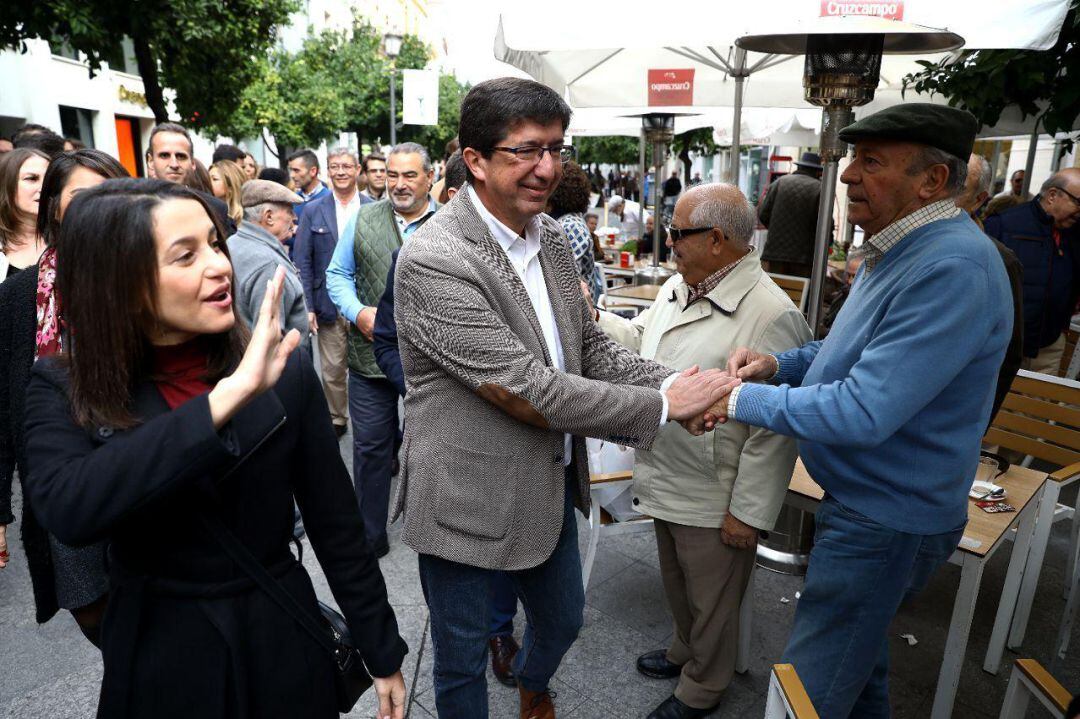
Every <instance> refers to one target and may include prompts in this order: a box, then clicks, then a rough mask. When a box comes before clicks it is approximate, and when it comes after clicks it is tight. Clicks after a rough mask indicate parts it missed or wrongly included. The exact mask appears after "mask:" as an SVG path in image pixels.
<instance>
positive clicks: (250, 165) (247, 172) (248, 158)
mask: <svg viewBox="0 0 1080 719" xmlns="http://www.w3.org/2000/svg"><path fill="white" fill-rule="evenodd" d="M243 167H244V176H245V177H246V178H247V179H249V180H254V179H256V178H258V177H259V163H257V162H255V156H254V155H252V154H251V153H250V152H249V153H248V154H246V155H244V162H243Z"/></svg>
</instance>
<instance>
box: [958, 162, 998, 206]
mask: <svg viewBox="0 0 1080 719" xmlns="http://www.w3.org/2000/svg"><path fill="white" fill-rule="evenodd" d="M975 158H976V160H975V166H976V167H978V168H979V181H978V182H976V183H975V194H974V195H973V197H978V196H979V195H981V194H982V193H984V192H990V182H991V181H992V180H993V179H994V178H993V177H991V176H990V161H989V160H987V159H986V158H985V157H983V156H982V155H975ZM969 164H970V163H969ZM966 179H967V178H965V181H966Z"/></svg>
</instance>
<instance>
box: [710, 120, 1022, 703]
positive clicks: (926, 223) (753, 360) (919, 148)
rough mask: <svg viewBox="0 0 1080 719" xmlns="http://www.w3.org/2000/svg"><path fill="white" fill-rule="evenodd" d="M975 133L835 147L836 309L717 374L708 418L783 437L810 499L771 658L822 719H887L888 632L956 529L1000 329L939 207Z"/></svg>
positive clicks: (953, 541)
mask: <svg viewBox="0 0 1080 719" xmlns="http://www.w3.org/2000/svg"><path fill="white" fill-rule="evenodd" d="M977 128H978V123H977V121H976V120H975V118H974V117H973V116H972V115H970V114H968V113H967V112H964V111H962V110H958V109H955V108H950V107H943V106H939V105H928V104H909V105H900V106H896V107H892V108H889V109H886V110H882V111H881V112H878V113H876V114H874V115H870V116H868V117H866V118H863V119H862V120H860V121H859V122H856V123H855V124H853V125H849V126H848V127H846V128H844V129H843V130H842V131H841V132H840V137H841V139H843V140H844V141H846V142H853V143H854V145H855V153H854V158H853V160H852V163H851V165H850V166H849V167H848V168H847V169H846V170H845V171H844V173H843V175H842V176H841V178H840V179H841V181H842V182H844V183H845V184H847V185H848V199H849V202H850V205H849V217H850V219H851V221H852V222H854V223H855V224H857V225H859V226H860V227H862V228H863V230H864V231H865V232H866V233H867V235H868V236H869V239H868V240H867V242H866V245H865V249H866V261H865V263H864V265H863V268H862V269H861V270H860V271H859V274H858V275H857V277H856V280H855V285H854V287H853V288H852V291H851V295H850V297H849V298H848V300H847V303H846V304H845V305H844V307H843V309H842V310H841V311H840V314H839V315H838V316H837V318H836V321H835V323H834V324H833V328H832V330H831V332H830V333H829V336H828V339H826V340H824V341H823V342H810V343H808V344H806V345H804V346H802V347H800V348H798V349H794V350H791V351H789V352H783V353H780V354H776V355H765V354H758V353H756V352H752V351H750V350H748V349H745V348H741V349H739V350H736V351H735V353H733V355H732V356H731V357H730V361H729V367H728V370H729V372H732V373H737V374H738V376H739V378H740V379H742V380H743V381H744V382H745V383H744V384H741V385H739V386H738V387H737V388H735V389H734V390H733V391H732V393H731V395H730V396H729V397H728V398H727V400H726V402H723V403H722V404H720V405H717V406H716V407H714V409H715V410H716V414H715V418H716V419H717V421H723V420H725V419H727V418H731V419H733V420H737V421H739V422H745V423H747V424H751V425H755V426H759V427H765V428H767V429H770V430H772V431H774V432H778V433H780V434H786V435H789V436H792V437H796V438H797V439H798V440H799V443H798V444H799V453H800V454H801V455H802V458H803V462H804V463H805V465H806V467H807V469H808V470H809V472H810V474H811V476H812V477H813V478H814V480H815V481H816V482H817V483H818V484H820V485H821V487H822V489H824V490H825V499H824V500H823V501H822V503H821V507H820V509H819V510H818V513H817V534H816V537H815V544H814V549H813V552H812V553H811V555H810V566H809V569H808V571H807V574H806V587H805V589H804V590H803V593H802V597H801V599H800V601H799V606H798V609H797V611H796V613H795V625H794V627H793V629H792V633H791V637H790V638H789V640H788V646H787V649H786V650H785V652H784V661H785V662H791V663H792V664H794V665H795V668H796V669H797V670H798V673H799V676H800V677H801V678H802V680H803V683H804V684H805V685H806V689H807V691H808V692H809V694H810V698H811V700H812V701H813V703H814V706H815V707H816V708H817V710H818V712H819V713H820V715H821V716H822V717H823V718H825V719H834V718H838V717H847V716H857V717H887V716H889V697H888V685H887V681H886V676H887V671H888V643H887V639H886V634H887V630H888V626H889V622H890V621H891V620H892V618H893V615H894V614H895V613H896V610H897V608H898V607H899V605H900V602H901V601H902V600H903V599H904V598H905V596H908V595H910V594H912V593H914V592H917V591H919V590H920V589H922V588H923V586H925V584H926V582H927V580H928V579H929V577H930V575H931V574H932V573H933V571H934V570H935V569H936V568H937V567H938V566H939V565H940V564H941V563H942V562H944V561H945V560H946V559H948V557H949V555H950V554H952V552H953V551H954V550H955V549H956V547H957V545H958V544H959V542H960V539H961V537H962V535H963V531H964V525H965V523H966V521H967V493H968V490H969V489H970V487H971V481H972V478H973V477H974V475H975V466H976V464H977V462H978V457H979V441H980V437H981V435H982V433H983V429H984V428H985V427H986V424H987V420H988V419H989V414H990V407H991V403H992V401H993V397H994V386H995V380H996V377H997V373H998V369H999V368H1000V367H1001V361H1002V358H1003V357H1004V354H1005V348H1006V346H1007V345H1008V343H1009V337H1010V334H1011V331H1012V311H1011V304H1010V302H1009V299H1008V298H1009V297H1010V290H1009V281H1008V278H1007V276H1006V273H1005V268H1004V266H1003V265H1002V262H1001V258H1000V257H999V256H998V254H997V250H995V249H994V245H993V244H992V243H991V242H990V240H989V239H988V238H987V237H986V236H985V235H984V234H983V233H982V232H981V231H980V230H979V228H978V227H977V226H976V225H975V223H974V222H972V220H971V219H970V218H969V217H968V215H967V213H964V212H962V211H960V210H959V209H958V208H957V207H956V206H955V204H954V201H953V198H954V197H955V196H956V195H957V194H958V193H959V192H960V191H961V190H962V189H963V187H964V179H965V176H966V174H967V158H968V156H969V154H970V153H971V147H972V144H973V141H974V137H975V132H976V129H977ZM751 380H764V381H766V382H767V384H759V383H751V382H750V381H751ZM711 419H712V418H709V422H707V424H711Z"/></svg>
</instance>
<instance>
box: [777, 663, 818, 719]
mask: <svg viewBox="0 0 1080 719" xmlns="http://www.w3.org/2000/svg"><path fill="white" fill-rule="evenodd" d="M765 719H818V713H817V710H816V709H814V705H813V703H811V701H810V697H809V696H808V695H807V694H806V688H805V687H803V683H802V680H800V679H799V675H798V674H796V673H795V667H793V666H792V665H790V664H773V668H772V676H771V677H769V694H768V698H767V699H766V700H765Z"/></svg>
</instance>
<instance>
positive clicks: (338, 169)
mask: <svg viewBox="0 0 1080 719" xmlns="http://www.w3.org/2000/svg"><path fill="white" fill-rule="evenodd" d="M326 169H327V170H329V171H330V172H348V171H350V170H355V169H356V165H349V164H344V165H338V164H333V165H327V166H326Z"/></svg>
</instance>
